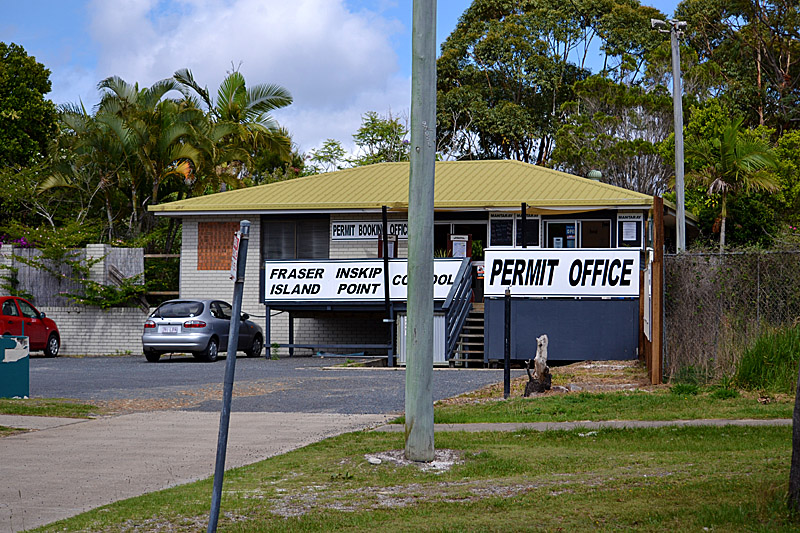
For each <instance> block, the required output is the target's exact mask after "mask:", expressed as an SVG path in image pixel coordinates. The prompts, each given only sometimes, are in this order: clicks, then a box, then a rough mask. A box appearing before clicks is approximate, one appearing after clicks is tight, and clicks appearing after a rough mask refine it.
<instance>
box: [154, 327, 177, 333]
mask: <svg viewBox="0 0 800 533" xmlns="http://www.w3.org/2000/svg"><path fill="white" fill-rule="evenodd" d="M180 329H181V327H180V326H159V328H158V332H159V333H178V331H180Z"/></svg>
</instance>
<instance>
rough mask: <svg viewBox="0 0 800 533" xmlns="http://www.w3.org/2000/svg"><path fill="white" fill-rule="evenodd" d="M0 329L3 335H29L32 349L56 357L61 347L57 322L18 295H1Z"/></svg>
mask: <svg viewBox="0 0 800 533" xmlns="http://www.w3.org/2000/svg"><path fill="white" fill-rule="evenodd" d="M0 319H2V322H0V331H2V332H3V335H24V336H26V337H28V343H29V346H30V351H32V352H39V351H42V352H44V355H45V356H46V357H56V356H57V355H58V350H59V349H60V348H61V334H60V333H59V332H58V326H56V323H55V322H54V321H53V320H52V319H49V318H47V317H46V316H45V314H44V313H40V312H39V311H38V310H37V309H36V308H35V307H34V306H33V304H32V303H30V302H29V301H28V300H26V299H24V298H19V297H17V296H0Z"/></svg>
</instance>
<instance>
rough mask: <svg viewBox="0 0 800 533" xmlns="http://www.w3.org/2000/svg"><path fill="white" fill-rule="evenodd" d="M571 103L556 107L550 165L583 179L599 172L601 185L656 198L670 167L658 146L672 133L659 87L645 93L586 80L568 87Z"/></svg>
mask: <svg viewBox="0 0 800 533" xmlns="http://www.w3.org/2000/svg"><path fill="white" fill-rule="evenodd" d="M573 89H574V91H575V100H573V101H572V102H568V103H567V104H565V105H564V106H563V108H562V111H563V112H564V114H565V117H564V125H563V126H562V127H561V128H560V129H559V130H558V133H557V134H556V147H555V150H554V151H553V153H552V156H551V160H550V163H551V164H552V165H553V166H555V167H556V168H559V169H560V170H564V171H566V172H570V173H573V174H577V175H580V176H586V175H587V174H588V173H589V171H591V170H599V171H601V172H602V174H603V181H604V182H605V183H610V184H612V185H616V186H618V187H624V188H626V189H630V190H634V191H638V192H641V193H644V194H650V195H653V194H657V195H661V194H663V193H664V192H665V190H666V189H667V188H668V186H669V179H670V178H671V177H672V175H673V173H674V172H673V165H672V164H671V162H669V161H667V160H665V159H664V157H663V155H662V145H663V144H664V142H665V141H666V140H667V139H668V138H669V136H670V134H671V133H672V129H673V125H672V98H671V96H670V95H669V93H668V92H667V91H666V89H665V88H664V87H656V88H655V89H653V90H649V91H648V90H646V89H644V88H643V87H641V86H636V85H634V86H630V85H627V84H625V83H616V82H614V81H612V80H610V79H608V78H605V77H603V76H599V75H598V76H592V77H590V78H588V79H586V80H584V81H581V82H578V83H576V84H575V86H574V87H573Z"/></svg>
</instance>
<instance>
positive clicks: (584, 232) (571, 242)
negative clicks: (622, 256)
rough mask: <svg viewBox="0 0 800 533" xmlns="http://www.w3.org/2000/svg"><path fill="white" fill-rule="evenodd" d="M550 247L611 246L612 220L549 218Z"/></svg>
mask: <svg viewBox="0 0 800 533" xmlns="http://www.w3.org/2000/svg"><path fill="white" fill-rule="evenodd" d="M547 247H548V248H611V221H610V220H548V221H547Z"/></svg>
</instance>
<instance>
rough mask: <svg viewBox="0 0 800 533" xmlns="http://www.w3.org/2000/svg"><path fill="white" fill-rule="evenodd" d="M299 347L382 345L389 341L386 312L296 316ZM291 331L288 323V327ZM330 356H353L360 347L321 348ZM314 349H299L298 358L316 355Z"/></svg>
mask: <svg viewBox="0 0 800 533" xmlns="http://www.w3.org/2000/svg"><path fill="white" fill-rule="evenodd" d="M293 316H295V317H296V318H295V319H294V332H295V334H294V342H295V343H296V344H310V343H315V342H318V343H320V344H378V343H386V342H388V340H389V330H388V326H387V325H386V324H384V323H383V321H382V320H383V318H384V315H383V313H312V312H309V313H303V314H299V313H296V314H293ZM287 328H288V324H287ZM320 350H322V351H326V352H330V353H353V352H356V351H363V350H357V349H356V348H350V349H333V348H320ZM313 353H315V351H314V350H310V349H296V350H295V354H296V355H312V354H313ZM367 353H368V354H381V355H383V354H385V353H386V350H377V349H371V350H367Z"/></svg>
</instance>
